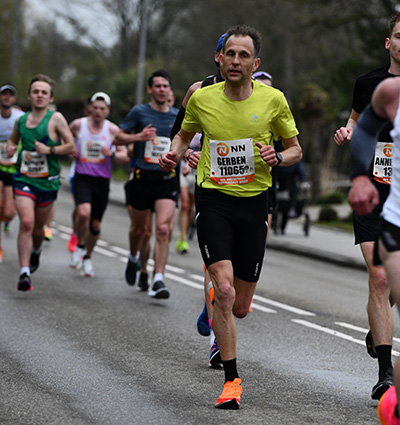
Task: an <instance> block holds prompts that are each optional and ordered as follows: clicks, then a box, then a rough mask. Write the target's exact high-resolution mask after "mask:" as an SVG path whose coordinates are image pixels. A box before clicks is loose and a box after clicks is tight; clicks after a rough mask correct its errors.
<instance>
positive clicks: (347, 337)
mask: <svg viewBox="0 0 400 425" xmlns="http://www.w3.org/2000/svg"><path fill="white" fill-rule="evenodd" d="M292 322H295V323H298V324H299V325H303V326H307V327H308V328H312V329H315V330H317V331H320V332H325V333H327V334H329V335H333V336H336V337H338V338H342V339H345V340H347V341H351V342H355V343H356V344H359V345H365V341H364V339H356V338H354V337H352V336H350V335H347V334H344V333H343V332H338V331H336V330H334V329H330V328H327V327H325V326H320V325H317V324H315V323H311V322H307V321H306V320H301V319H292ZM392 354H393V356H399V355H400V353H399V352H398V351H396V350H392Z"/></svg>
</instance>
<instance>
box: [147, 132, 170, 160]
mask: <svg viewBox="0 0 400 425" xmlns="http://www.w3.org/2000/svg"><path fill="white" fill-rule="evenodd" d="M170 146H171V139H170V138H169V137H159V136H156V137H155V138H154V139H153V140H147V142H146V147H145V149H144V160H145V161H146V162H149V163H150V164H158V160H159V158H160V157H161V155H162V154H163V153H167V152H168V151H169V148H170Z"/></svg>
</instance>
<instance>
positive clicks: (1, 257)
mask: <svg viewBox="0 0 400 425" xmlns="http://www.w3.org/2000/svg"><path fill="white" fill-rule="evenodd" d="M2 262H3V248H1V247H0V264H1V263H2Z"/></svg>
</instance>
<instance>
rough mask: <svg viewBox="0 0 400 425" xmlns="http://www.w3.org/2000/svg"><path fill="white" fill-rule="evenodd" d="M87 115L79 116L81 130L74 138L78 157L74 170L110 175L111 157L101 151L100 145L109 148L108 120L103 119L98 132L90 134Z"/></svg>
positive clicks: (110, 142)
mask: <svg viewBox="0 0 400 425" xmlns="http://www.w3.org/2000/svg"><path fill="white" fill-rule="evenodd" d="M87 121H88V120H87V117H84V118H81V130H80V132H79V135H78V137H77V139H76V148H77V149H78V151H79V158H78V159H77V161H76V166H75V172H76V173H78V174H85V175H88V176H93V177H103V178H106V179H109V178H110V177H111V159H110V157H109V156H107V157H105V156H104V155H103V153H102V147H103V146H107V147H108V148H110V149H111V147H112V139H111V136H110V121H108V120H105V121H104V124H103V128H102V130H101V132H100V133H99V134H92V133H91V132H90V130H89V127H88V122H87Z"/></svg>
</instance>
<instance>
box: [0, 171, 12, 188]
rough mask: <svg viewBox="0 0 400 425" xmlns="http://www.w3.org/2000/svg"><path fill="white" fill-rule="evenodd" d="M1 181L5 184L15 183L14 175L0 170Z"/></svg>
mask: <svg viewBox="0 0 400 425" xmlns="http://www.w3.org/2000/svg"><path fill="white" fill-rule="evenodd" d="M0 181H2V182H3V184H4V186H12V185H13V175H12V174H10V173H6V172H5V171H2V170H0Z"/></svg>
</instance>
